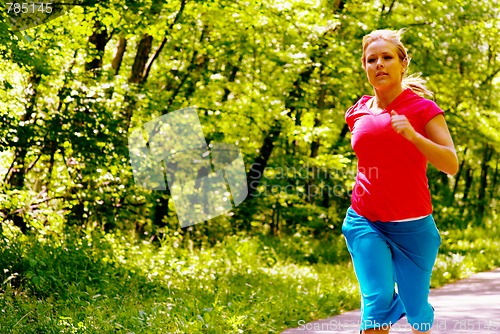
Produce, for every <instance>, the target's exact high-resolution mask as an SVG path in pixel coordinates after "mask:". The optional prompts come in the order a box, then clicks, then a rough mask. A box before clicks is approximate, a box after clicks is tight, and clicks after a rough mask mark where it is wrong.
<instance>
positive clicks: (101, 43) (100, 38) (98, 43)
mask: <svg viewBox="0 0 500 334" xmlns="http://www.w3.org/2000/svg"><path fill="white" fill-rule="evenodd" d="M94 28H95V29H94V32H93V34H92V35H91V36H90V37H89V43H91V44H94V46H95V48H96V51H97V54H96V55H95V57H94V59H92V60H91V61H90V62H88V63H87V64H85V70H86V71H94V70H99V69H101V68H102V58H103V57H104V51H105V49H106V44H107V43H108V41H109V38H108V31H107V29H106V27H105V26H104V25H103V24H102V23H101V22H100V21H99V20H96V21H95V23H94Z"/></svg>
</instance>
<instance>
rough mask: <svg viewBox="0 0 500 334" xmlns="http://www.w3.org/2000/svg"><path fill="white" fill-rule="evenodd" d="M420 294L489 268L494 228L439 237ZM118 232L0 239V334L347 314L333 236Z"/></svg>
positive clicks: (344, 268) (493, 261) (234, 325)
mask: <svg viewBox="0 0 500 334" xmlns="http://www.w3.org/2000/svg"><path fill="white" fill-rule="evenodd" d="M442 237H443V244H442V247H441V252H440V255H439V256H438V260H437V263H436V267H435V269H434V272H433V277H432V286H433V287H437V286H440V285H442V284H445V283H447V282H450V281H453V280H456V279H460V278H463V277H466V276H468V275H470V274H472V273H474V272H477V271H483V270H488V269H491V268H494V267H496V266H498V265H500V263H499V260H498V259H499V258H500V257H499V255H500V254H499V249H500V247H499V245H500V234H499V233H498V231H497V230H495V231H493V233H492V231H491V230H486V229H480V228H476V229H467V230H463V231H462V230H450V231H448V232H442ZM184 242H185V241H183V240H182V239H181V238H180V237H179V236H178V237H171V238H165V239H163V240H161V243H159V244H154V243H151V242H146V241H141V240H140V239H137V238H136V237H133V236H129V235H124V234H120V233H100V234H99V233H92V234H88V235H86V236H84V237H82V236H81V235H79V234H74V232H72V233H69V234H67V235H66V236H65V237H56V236H46V237H38V238H35V237H32V236H31V237H26V236H23V235H20V234H16V232H15V229H7V228H4V231H3V235H2V237H1V239H0V266H1V267H2V268H4V269H3V271H2V272H0V283H1V285H0V294H1V296H2V298H0V312H1V313H0V320H1V321H0V330H1V331H2V332H10V333H39V332H44V333H103V332H106V333H107V332H114V331H116V332H123V333H128V332H134V333H160V332H161V333H166V332H168V333H207V332H208V333H221V332H224V333H247V332H251V333H277V332H280V331H282V330H283V329H285V328H288V327H297V326H298V325H299V321H301V320H302V321H311V320H313V319H318V318H324V317H328V316H332V315H335V314H338V313H340V312H343V311H346V310H350V309H353V308H356V307H358V306H359V293H358V288H357V281H356V277H355V276H354V270H353V268H352V266H351V262H350V258H349V255H348V253H347V250H346V247H345V242H344V240H343V238H342V237H338V236H334V234H330V236H329V238H327V239H322V240H318V239H317V238H311V237H309V236H298V235H296V236H293V237H284V238H276V237H260V238H257V237H244V236H228V237H226V238H224V239H223V240H221V241H220V242H218V243H217V244H216V245H215V246H209V245H207V244H203V245H198V246H197V245H195V244H194V243H193V242H185V244H184Z"/></svg>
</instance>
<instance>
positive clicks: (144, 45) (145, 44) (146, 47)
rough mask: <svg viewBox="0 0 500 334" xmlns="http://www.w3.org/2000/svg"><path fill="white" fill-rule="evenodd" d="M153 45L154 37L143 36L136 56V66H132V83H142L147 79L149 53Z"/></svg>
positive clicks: (130, 79)
mask: <svg viewBox="0 0 500 334" xmlns="http://www.w3.org/2000/svg"><path fill="white" fill-rule="evenodd" d="M152 43H153V36H151V35H148V34H143V35H142V38H141V40H140V41H139V44H138V45H137V53H136V54H135V59H134V64H133V65H132V73H131V75H130V78H129V80H128V81H129V82H131V83H141V82H143V79H144V78H145V76H144V75H145V69H146V64H147V62H148V57H149V53H150V52H151V45H152Z"/></svg>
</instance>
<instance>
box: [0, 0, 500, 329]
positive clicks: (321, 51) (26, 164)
mask: <svg viewBox="0 0 500 334" xmlns="http://www.w3.org/2000/svg"><path fill="white" fill-rule="evenodd" d="M26 4H28V6H25V7H23V6H22V5H21V4H20V3H19V6H16V5H15V3H14V2H12V3H10V2H6V1H4V3H3V10H2V11H1V17H0V29H1V34H0V64H1V65H0V66H1V67H0V221H1V230H0V232H1V233H0V234H1V238H0V267H1V268H0V269H2V270H0V284H1V285H0V309H1V315H0V332H12V333H111V332H114V333H116V332H119V333H167V332H168V333H221V332H224V333H244V332H245V333H247V332H250V333H264V332H265V333H278V332H279V331H281V330H284V329H285V328H287V327H294V326H295V327H297V323H298V321H300V320H301V319H304V320H306V321H311V320H313V319H318V318H321V317H325V316H329V315H332V314H337V313H339V312H342V311H344V310H349V309H352V308H355V307H358V305H359V296H358V292H357V285H356V280H355V276H354V273H353V272H352V265H351V264H350V258H349V254H348V253H347V250H346V248H345V243H344V241H343V237H342V235H341V231H340V228H341V225H342V222H343V219H344V216H345V212H346V210H347V208H348V207H349V205H350V196H351V190H352V187H353V184H354V180H355V176H356V156H355V155H354V152H353V151H352V148H351V143H350V132H349V129H348V127H347V125H346V123H345V118H344V116H345V112H346V110H347V109H348V108H349V107H350V106H351V105H353V104H354V103H355V102H356V101H357V100H358V99H359V98H360V97H361V96H363V95H373V89H372V87H371V86H370V84H369V83H368V80H367V78H366V73H365V72H364V70H363V68H362V66H361V61H360V59H361V53H362V47H361V41H362V38H363V36H365V35H366V34H368V33H369V32H370V31H372V30H375V29H396V30H398V29H405V32H404V34H403V43H404V44H405V46H406V47H407V49H408V53H409V55H410V56H411V64H410V66H409V71H410V73H414V74H417V73H419V74H421V76H422V77H423V78H425V79H426V80H427V85H428V87H429V88H430V89H431V90H432V91H433V92H434V96H433V98H432V99H433V100H434V101H435V102H436V103H437V104H438V106H439V107H440V108H441V109H442V110H444V111H445V117H446V122H447V124H448V126H449V129H450V132H451V135H452V137H453V140H454V144H455V147H456V151H457V155H458V159H459V170H458V173H457V174H456V175H454V176H449V175H446V174H444V173H442V172H440V171H438V170H437V169H435V168H434V167H432V166H431V165H429V167H428V171H427V175H428V178H429V188H430V191H431V194H432V201H433V207H434V213H433V215H434V218H435V220H436V224H437V226H438V228H439V229H440V231H441V234H442V237H443V244H442V248H441V251H440V257H438V262H437V264H436V268H435V273H434V274H433V285H434V286H439V285H442V284H445V283H447V282H449V281H452V280H455V279H458V278H461V277H465V276H467V275H469V274H471V273H473V272H477V271H481V270H487V269H491V268H494V267H497V266H500V212H499V211H500V210H499V209H500V205H499V200H500V187H499V184H500V175H499V160H500V103H499V101H500V40H499V39H498V36H499V31H500V4H499V2H498V0H481V1H473V0H459V1H455V0H454V1H451V0H420V1H416V0H408V1H397V0H374V1H359V0H351V1H350V0H314V1H313V0H289V1H285V0H274V1H273V0H263V1H253V0H248V1H239V0H236V1H226V0H207V1H200V0H191V1H188V0H172V1H163V0H161V1H160V0H158V1H155V0H108V1H95V0H68V1H65V3H64V4H58V3H54V4H51V3H45V4H44V3H39V2H36V3H35V2H33V1H28V2H27V3H25V5H26ZM30 4H31V5H30ZM30 8H31V9H30ZM185 108H190V110H194V111H195V113H196V114H197V116H198V118H199V122H200V125H201V130H202V132H203V137H204V138H205V140H206V144H207V145H208V146H209V147H214V146H213V145H215V144H218V143H220V144H228V145H232V146H233V147H236V148H237V149H238V150H239V153H240V157H241V158H242V162H243V165H244V168H245V172H246V183H247V187H248V194H247V196H246V197H245V199H244V201H242V202H241V203H239V204H238V205H234V208H233V209H232V210H229V211H228V212H226V213H224V214H221V215H218V216H216V217H213V218H212V219H209V220H206V221H203V222H198V223H196V224H192V225H190V226H182V224H181V223H180V221H179V218H178V215H177V211H176V210H178V209H179V208H176V206H175V203H174V197H175V196H174V195H173V194H172V193H171V190H172V189H169V187H166V189H164V190H161V189H160V190H158V189H148V188H147V187H144V186H141V184H138V182H136V181H137V180H136V179H135V178H134V173H133V168H132V165H131V156H130V150H129V148H130V143H131V140H130V138H131V134H132V133H133V131H134V130H136V129H141V127H143V126H144V124H146V123H147V122H150V121H152V120H154V119H157V118H159V117H163V116H168V115H173V113H175V112H176V111H179V110H181V109H185ZM172 191H173V190H172ZM233 196H234V193H233ZM234 202H235V201H234ZM235 203H236V202H235Z"/></svg>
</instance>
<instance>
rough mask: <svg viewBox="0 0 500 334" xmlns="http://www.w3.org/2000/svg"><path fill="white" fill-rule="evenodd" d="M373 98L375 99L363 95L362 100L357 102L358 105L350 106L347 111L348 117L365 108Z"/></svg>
mask: <svg viewBox="0 0 500 334" xmlns="http://www.w3.org/2000/svg"><path fill="white" fill-rule="evenodd" d="M371 98H373V96H370V95H363V96H361V98H359V99H358V101H356V103H354V104H353V105H352V106H350V107H349V108H348V109H347V111H346V117H347V116H348V115H351V114H353V113H355V112H356V111H358V110H360V109H361V108H362V107H363V106H366V103H367V102H368V101H369V100H370V99H371Z"/></svg>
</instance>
